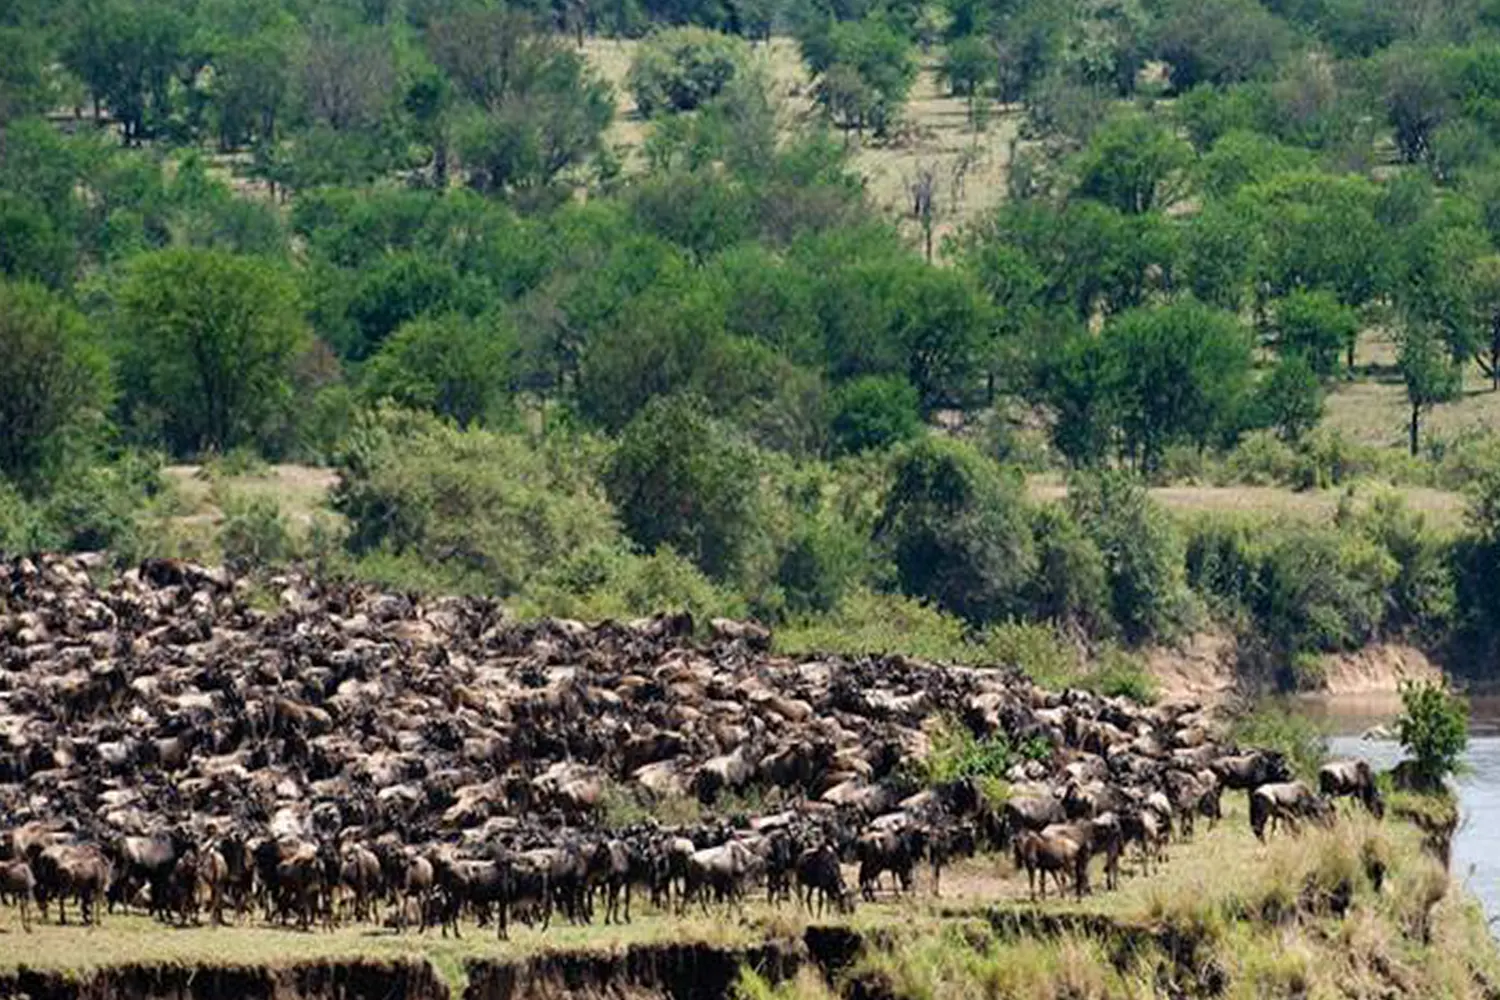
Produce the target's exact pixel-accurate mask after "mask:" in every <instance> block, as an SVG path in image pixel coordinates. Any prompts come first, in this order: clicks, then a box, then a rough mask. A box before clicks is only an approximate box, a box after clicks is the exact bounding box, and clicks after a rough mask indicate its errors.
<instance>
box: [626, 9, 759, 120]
mask: <svg viewBox="0 0 1500 1000" xmlns="http://www.w3.org/2000/svg"><path fill="white" fill-rule="evenodd" d="M749 59H750V53H749V48H748V46H746V44H745V43H744V41H743V40H741V39H738V38H734V37H732V36H729V35H721V34H719V33H718V32H716V31H709V30H707V29H704V28H670V29H668V30H665V31H659V32H657V33H655V34H653V35H651V36H650V37H648V38H647V39H645V40H644V41H643V42H642V43H641V45H640V47H639V48H638V49H637V50H636V53H635V59H634V60H633V61H632V62H631V64H630V72H629V74H628V75H627V77H626V81H625V83H626V86H627V87H629V88H630V93H631V95H632V96H633V97H634V98H635V106H636V110H638V111H639V112H640V113H641V114H642V115H643V116H645V117H647V118H649V117H651V116H652V115H654V114H656V113H657V112H659V111H692V110H694V109H695V108H698V107H701V106H702V105H704V104H706V103H708V102H709V101H711V100H712V99H713V98H715V97H717V96H718V95H719V94H720V93H721V92H722V91H723V90H724V88H725V87H727V86H728V85H729V83H730V81H731V80H733V79H734V78H735V75H736V74H738V73H743V72H744V71H745V67H746V64H747V63H748V62H749Z"/></svg>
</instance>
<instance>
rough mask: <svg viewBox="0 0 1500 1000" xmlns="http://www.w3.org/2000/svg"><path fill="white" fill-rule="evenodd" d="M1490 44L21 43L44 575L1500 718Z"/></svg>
mask: <svg viewBox="0 0 1500 1000" xmlns="http://www.w3.org/2000/svg"><path fill="white" fill-rule="evenodd" d="M1492 7H1493V5H1492V4H1489V3H1486V2H1483V0H1462V2H1458V3H1443V4H1436V3H1421V2H1419V3H1416V4H1414V5H1412V4H1408V5H1396V6H1392V5H1380V4H1360V3H1349V2H1344V0H1308V2H1304V3H1298V4H1288V3H1276V2H1266V3H1261V2H1257V0H1215V2H1212V3H1186V2H1183V3H1178V2H1171V0H1108V2H1099V0H1068V2H1065V3H1060V4H1059V3H1051V2H1046V3H1043V2H1037V0H1015V2H1009V0H1007V2H992V0H941V2H931V3H926V4H913V3H909V2H905V0H856V2H848V0H757V2H754V3H737V4H726V3H721V2H718V0H712V2H709V0H680V2H675V3H667V2H662V0H616V2H613V3H609V4H605V3H602V2H599V0H570V2H568V3H557V4H552V5H544V4H536V3H525V2H517V3H513V4H505V3H501V2H498V0H405V2H402V0H357V2H356V0H258V2H256V3H251V4H245V3H238V2H236V3H230V2H217V0H196V2H194V0H146V2H137V0H132V2H125V0H71V2H64V3H50V2H48V3H43V2H40V0H21V2H17V3H12V4H10V5H8V6H7V7H6V8H5V10H4V12H3V13H0V56H3V58H0V65H3V67H4V69H3V71H0V274H3V279H0V381H3V384H4V385H5V387H6V390H5V392H4V393H0V477H3V478H0V548H4V549H6V550H10V551H26V550H32V549H99V550H107V551H109V552H110V553H112V554H113V556H114V557H116V558H117V559H119V560H121V561H122V562H129V561H132V560H135V559H137V558H139V557H140V556H142V555H145V554H182V555H203V556H212V557H214V558H225V559H227V560H229V561H230V562H231V563H233V564H235V565H236V566H239V567H241V568H244V569H253V568H254V567H257V566H265V565H272V566H274V565H277V564H280V563H284V562H287V561H292V560H303V561H307V562H310V563H313V564H315V565H316V566H317V567H318V568H319V570H320V571H321V572H324V573H328V574H336V575H344V576H354V577H363V578H369V579H374V580H379V581H383V582H387V583H394V584H398V585H400V586H403V587H409V588H413V589H446V590H463V591H481V592H486V593H492V594H495V595H497V596H499V597H501V598H503V599H505V600H506V601H508V602H510V603H511V604H513V605H514V606H515V607H516V608H517V609H518V610H519V611H520V612H522V613H526V614H560V615H571V616H581V617H602V616H628V615H635V614H641V613H645V612H649V611H655V610H661V609H663V608H668V607H678V608H686V609H689V610H692V611H693V612H695V614H698V615H700V616H707V615H714V614H728V615H736V616H754V617H756V618H758V619H760V620H762V621H764V622H767V623H769V624H772V625H774V626H776V628H777V635H778V641H779V642H780V643H781V644H782V645H783V646H784V647H785V648H787V649H805V648H810V647H812V646H821V647H823V648H830V647H831V648H836V649H844V650H851V651H860V650H890V649H903V650H908V651H911V652H915V653H920V654H925V655H932V656H942V657H946V658H951V659H955V660H964V661H975V660H985V661H996V660H999V661H1003V662H1013V663H1021V664H1023V665H1025V666H1027V667H1028V668H1029V669H1031V670H1033V671H1034V672H1037V673H1039V674H1048V675H1049V676H1051V677H1059V676H1063V675H1065V674H1066V675H1068V676H1074V675H1076V674H1077V672H1078V671H1079V670H1080V669H1082V668H1080V666H1079V661H1080V658H1082V659H1084V660H1087V661H1088V663H1089V664H1090V666H1089V667H1088V668H1087V670H1086V673H1087V674H1088V676H1089V677H1091V678H1093V683H1094V684H1095V686H1097V687H1100V688H1107V689H1110V690H1116V691H1120V692H1125V693H1132V694H1133V695H1136V696H1139V697H1147V696H1149V693H1150V692H1149V690H1148V688H1149V683H1148V681H1147V680H1146V679H1145V678H1143V677H1142V676H1141V672H1140V669H1139V665H1138V662H1137V661H1136V660H1135V659H1133V656H1134V652H1133V651H1135V650H1139V649H1141V648H1142V647H1146V646H1150V645H1153V644H1159V643H1166V642H1171V641H1173V640H1175V639H1178V638H1180V637H1183V636H1186V635H1188V634H1190V633H1192V632H1195V631H1198V630H1201V629H1204V628H1209V627H1213V628H1220V629H1224V630H1226V631H1229V632H1232V633H1233V634H1234V635H1235V636H1236V637H1237V638H1238V640H1239V641H1238V644H1237V645H1238V649H1239V651H1240V652H1239V659H1240V665H1241V672H1242V674H1243V675H1244V676H1245V677H1246V678H1247V679H1248V680H1250V681H1252V682H1256V683H1264V684H1269V685H1276V686H1280V687H1307V686H1316V685H1317V684H1318V683H1319V682H1320V670H1321V667H1320V660H1319V657H1320V655H1322V654H1326V653H1330V652H1339V651H1344V650H1350V649H1354V648H1358V647H1360V646H1362V645H1364V644H1366V643H1368V642H1371V641H1374V640H1380V639H1392V638H1396V639H1402V640H1405V641H1410V642H1413V643H1415V644H1417V645H1420V646H1422V647H1423V648H1425V649H1427V650H1429V651H1431V652H1433V653H1434V654H1437V655H1440V656H1443V657H1446V660H1447V662H1448V663H1449V664H1451V665H1453V666H1455V667H1456V668H1461V669H1464V670H1467V671H1470V672H1474V673H1479V674H1492V673H1494V672H1495V671H1496V669H1497V656H1500V627H1497V623H1500V584H1497V581H1500V574H1497V573H1496V572H1495V571H1494V570H1495V567H1496V565H1497V554H1500V548H1497V546H1500V472H1497V471H1496V470H1497V467H1500V461H1497V460H1500V444H1497V443H1496V441H1495V440H1493V439H1492V438H1491V437H1490V436H1489V435H1488V433H1487V432H1485V431H1484V430H1482V429H1478V430H1476V429H1475V428H1474V426H1472V425H1473V424H1474V421H1468V422H1467V423H1466V422H1465V421H1464V420H1459V419H1457V418H1452V419H1450V416H1451V415H1452V414H1456V413H1470V414H1475V413H1477V414H1480V415H1481V419H1480V420H1479V421H1478V422H1479V423H1481V424H1482V423H1483V414H1486V413H1488V412H1489V411H1488V409H1487V407H1488V406H1489V400H1491V399H1492V398H1500V397H1495V391H1496V389H1497V387H1500V332H1497V331H1500V242H1497V241H1500V216H1497V215H1496V213H1495V212H1494V210H1493V202H1494V196H1495V194H1496V192H1497V191H1500V122H1497V119H1496V115H1495V110H1494V108H1495V105H1496V101H1497V100H1500V69H1497V67H1500V11H1497V10H1496V9H1492ZM788 46H792V49H791V51H795V53H796V54H797V56H798V57H799V59H800V65H798V66H796V67H794V68H793V69H791V70H788V69H787V68H786V66H785V65H784V62H785V59H783V58H782V56H780V55H777V54H778V53H781V54H783V55H784V54H785V53H786V52H787V51H788ZM789 76H790V77H792V78H793V79H791V81H790V82H789V79H788V77H789ZM914 95H920V98H919V97H918V96H914ZM933 101H951V102H952V105H951V106H952V108H954V109H957V112H958V115H959V116H960V118H961V120H962V123H963V124H962V127H961V129H960V130H959V131H961V132H962V133H963V136H964V138H963V142H962V143H961V144H960V145H961V146H962V150H959V151H955V150H947V151H945V152H944V154H943V156H944V157H946V159H942V160H941V162H943V163H944V164H950V165H951V164H957V165H956V166H954V169H953V170H951V171H949V170H947V169H946V168H945V169H943V170H939V169H937V167H936V166H934V164H936V163H938V162H939V159H940V158H938V157H936V156H934V158H932V159H931V160H929V161H928V162H926V163H925V164H923V163H918V164H916V165H915V166H914V167H913V169H911V170H910V171H909V172H908V173H907V174H905V175H904V176H903V177H902V178H901V184H900V185H899V188H900V190H899V199H898V201H899V203H900V204H899V206H898V210H896V211H894V212H893V211H892V210H891V206H890V205H888V204H884V203H882V200H881V199H880V198H878V197H876V196H874V195H872V193H871V191H870V186H871V182H870V177H869V175H868V174H862V170H863V169H864V167H863V166H862V165H867V164H868V163H869V157H870V156H871V155H872V154H881V153H882V152H887V153H889V154H890V155H891V156H892V157H893V158H899V157H902V156H909V155H910V154H911V153H912V151H916V152H917V153H918V158H919V159H920V154H921V151H922V150H923V149H924V147H923V143H924V141H926V139H924V136H927V135H928V133H929V132H930V131H931V127H935V126H931V122H930V121H929V120H928V119H926V118H924V115H925V114H927V113H928V112H929V111H930V108H929V107H928V105H930V104H932V103H933ZM944 134H945V135H947V134H949V133H944ZM622 140H625V141H622ZM999 147H1004V157H1005V170H1004V172H1003V178H1001V180H1003V183H995V184H992V185H990V188H992V189H993V190H990V191H988V192H987V194H986V197H987V199H988V200H986V201H984V202H983V204H982V205H980V206H979V207H978V208H975V207H974V201H973V199H972V198H969V197H967V196H966V195H965V193H964V185H965V178H966V176H967V174H966V173H965V171H966V170H968V169H970V168H972V167H973V166H974V164H975V163H978V162H979V161H980V160H981V159H983V158H984V157H991V158H994V157H996V156H998V155H999V153H998V152H997V150H998V149H999ZM960 161H961V163H960ZM961 204H962V205H964V206H967V207H966V208H965V209H964V211H963V212H959V211H958V208H957V206H959V205H961ZM188 466H191V467H193V468H185V467H188ZM291 466H296V467H297V468H298V469H299V470H301V471H300V472H297V473H295V474H288V473H287V472H286V470H287V469H288V468H289V467H291ZM194 469H196V471H194ZM314 469H320V470H324V471H322V472H321V473H315V472H314V471H313V470H314ZM298 476H300V477H301V478H300V479H297V477H298ZM320 477H321V478H320ZM294 479H296V480H297V482H299V483H302V484H303V485H305V484H306V483H308V482H318V483H322V484H323V485H322V486H320V487H318V488H315V489H302V488H301V486H297V487H295V488H294V487H293V485H292V481H293V480H294ZM330 482H331V483H336V485H334V486H333V488H332V490H331V493H329V494H328V495H327V497H326V500H325V496H324V488H323V487H325V486H326V485H327V484H328V483H330ZM268 484H269V485H268ZM1039 484H1041V487H1042V488H1040V489H1039ZM1170 485H1175V486H1177V487H1179V488H1188V489H1198V488H1210V487H1212V486H1216V485H1231V486H1247V487H1249V486H1254V487H1260V488H1265V489H1267V490H1274V491H1276V493H1275V495H1276V496H1280V497H1291V496H1292V495H1293V493H1294V492H1295V493H1300V494H1304V495H1317V496H1327V497H1329V498H1330V500H1329V503H1328V504H1327V505H1326V507H1321V506H1320V507H1316V508H1315V509H1314V513H1313V514H1312V515H1311V516H1306V517H1287V516H1279V515H1280V514H1281V512H1282V511H1283V508H1282V507H1280V506H1277V507H1275V508H1274V509H1273V510H1271V511H1269V512H1267V511H1249V512H1245V513H1241V514H1225V513H1224V512H1222V511H1201V510H1200V511H1194V510H1192V509H1189V510H1188V511H1187V512H1184V511H1183V509H1182V507H1181V505H1178V506H1174V507H1173V508H1172V509H1170V510H1169V509H1167V508H1166V507H1165V506H1163V504H1162V503H1161V502H1160V501H1159V499H1158V495H1157V494H1155V493H1154V492H1153V490H1152V487H1161V486H1170ZM1420 491H1426V492H1420ZM1433 495H1438V496H1441V497H1442V498H1444V500H1443V503H1442V504H1440V505H1439V506H1438V507H1437V508H1433V506H1432V505H1430V504H1428V503H1425V502H1424V500H1423V499H1422V498H1424V497H1425V498H1431V497H1432V496H1433ZM1460 496H1462V499H1459V497H1460ZM204 504H210V505H211V506H212V510H213V516H212V517H205V516H203V505H204ZM1187 506H1188V507H1189V508H1191V507H1192V504H1191V503H1189V504H1188V505H1187ZM1435 509H1436V511H1437V512H1436V513H1434V510H1435ZM1463 510H1466V511H1467V515H1466V516H1455V512H1456V511H1463ZM1049 672H1050V673H1049Z"/></svg>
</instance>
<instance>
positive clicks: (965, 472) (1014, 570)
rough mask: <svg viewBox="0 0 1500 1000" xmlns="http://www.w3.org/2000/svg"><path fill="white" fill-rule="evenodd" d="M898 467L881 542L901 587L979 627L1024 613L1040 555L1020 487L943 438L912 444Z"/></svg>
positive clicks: (882, 521) (894, 467)
mask: <svg viewBox="0 0 1500 1000" xmlns="http://www.w3.org/2000/svg"><path fill="white" fill-rule="evenodd" d="M892 463H893V464H892V469H891V486H890V490H889V493H888V494H887V496H886V500H885V506H884V510H883V511H882V512H881V518H880V524H879V527H878V531H877V537H878V538H879V540H880V542H881V543H882V544H883V545H884V546H885V547H886V549H887V550H888V551H889V552H890V555H891V559H892V560H893V561H894V563H895V566H896V573H897V578H898V580H899V582H900V585H901V589H902V590H903V591H905V592H906V593H907V594H909V595H911V596H912V597H918V598H923V599H926V600H930V601H932V602H934V603H935V604H937V605H938V606H939V607H941V608H943V609H945V610H947V611H950V612H952V613H953V614H956V615H959V616H961V617H963V618H966V619H969V620H970V621H973V622H988V621H995V620H997V619H1001V618H1004V617H1007V616H1009V615H1013V614H1017V613H1019V612H1020V611H1022V610H1023V608H1024V599H1025V590H1026V587H1027V584H1028V582H1029V579H1030V577H1031V574H1032V573H1033V571H1034V568H1035V562H1036V553H1035V548H1034V545H1033V540H1032V537H1031V530H1030V523H1029V520H1030V519H1029V512H1028V510H1027V506H1026V500H1025V497H1024V496H1023V494H1022V490H1021V484H1020V483H1019V482H1018V481H1017V480H1016V479H1014V478H1012V477H1009V476H1007V475H1006V474H1005V473H1003V472H1002V471H1001V470H1000V469H999V468H998V467H997V466H995V465H994V464H993V463H991V462H989V461H987V460H985V459H984V458H983V457H981V456H980V455H979V454H978V453H977V452H975V451H974V450H973V449H972V448H970V447H969V446H967V445H963V444H959V443H957V442H952V441H945V440H941V439H938V438H924V439H921V440H919V441H916V442H914V443H912V444H909V445H907V446H905V447H904V448H902V449H901V450H899V451H898V452H897V453H896V454H895V457H894V458H893V460H892Z"/></svg>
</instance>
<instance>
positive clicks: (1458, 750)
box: [1397, 681, 1469, 791]
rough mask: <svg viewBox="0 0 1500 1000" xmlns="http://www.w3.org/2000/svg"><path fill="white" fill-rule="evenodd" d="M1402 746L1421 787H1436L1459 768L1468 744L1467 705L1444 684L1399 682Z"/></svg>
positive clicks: (1398, 727) (1417, 784)
mask: <svg viewBox="0 0 1500 1000" xmlns="http://www.w3.org/2000/svg"><path fill="white" fill-rule="evenodd" d="M1401 706H1402V713H1401V719H1400V721H1399V723H1398V724H1397V729H1398V735H1399V737H1400V740H1401V746H1402V747H1403V748H1405V750H1406V752H1407V754H1408V755H1409V762H1410V764H1411V767H1410V772H1411V775H1412V777H1413V779H1414V784H1415V787H1416V788H1417V789H1418V790H1420V791H1435V790H1437V789H1439V788H1441V787H1442V784H1443V781H1444V780H1445V779H1446V778H1447V777H1448V776H1449V775H1451V774H1454V773H1455V772H1456V771H1457V770H1458V768H1459V761H1460V759H1461V758H1462V757H1463V754H1464V751H1465V750H1467V749H1468V746H1469V705H1468V702H1466V701H1464V699H1462V698H1460V697H1458V696H1457V695H1455V694H1453V693H1452V692H1450V691H1448V690H1446V689H1444V688H1443V687H1441V686H1439V685H1436V684H1432V683H1429V682H1427V681H1423V682H1421V683H1419V684H1417V683H1412V682H1410V681H1408V682H1406V683H1403V684H1402V685H1401Z"/></svg>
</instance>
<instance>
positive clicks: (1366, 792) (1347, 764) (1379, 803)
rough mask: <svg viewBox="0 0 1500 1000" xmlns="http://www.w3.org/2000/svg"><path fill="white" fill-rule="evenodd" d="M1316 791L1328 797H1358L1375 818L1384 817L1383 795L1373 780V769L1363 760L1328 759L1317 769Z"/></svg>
mask: <svg viewBox="0 0 1500 1000" xmlns="http://www.w3.org/2000/svg"><path fill="white" fill-rule="evenodd" d="M1318 791H1320V792H1322V793H1323V794H1324V795H1326V796H1327V797H1328V798H1330V799H1336V798H1342V797H1345V796H1348V797H1352V798H1355V799H1358V800H1359V801H1360V803H1361V804H1362V805H1363V806H1364V807H1365V808H1366V809H1367V810H1369V812H1370V815H1372V816H1374V817H1375V818H1376V819H1384V818H1385V797H1384V796H1383V795H1381V794H1380V785H1379V784H1378V783H1377V782H1376V780H1375V770H1374V768H1372V767H1370V765H1369V762H1367V761H1363V760H1335V761H1329V762H1328V763H1327V764H1324V765H1323V766H1322V767H1320V768H1319V769H1318Z"/></svg>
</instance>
